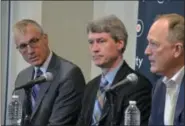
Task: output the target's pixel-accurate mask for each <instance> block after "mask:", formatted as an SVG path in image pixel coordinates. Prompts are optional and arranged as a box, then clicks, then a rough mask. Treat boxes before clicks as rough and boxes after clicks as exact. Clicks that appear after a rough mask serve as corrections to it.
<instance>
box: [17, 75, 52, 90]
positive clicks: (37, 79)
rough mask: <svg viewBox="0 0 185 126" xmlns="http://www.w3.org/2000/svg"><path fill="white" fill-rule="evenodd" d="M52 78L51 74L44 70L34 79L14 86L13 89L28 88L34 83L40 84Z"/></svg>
mask: <svg viewBox="0 0 185 126" xmlns="http://www.w3.org/2000/svg"><path fill="white" fill-rule="evenodd" d="M51 80H53V74H52V73H50V72H46V73H44V74H43V75H41V76H40V77H38V78H35V79H34V80H31V81H29V82H27V83H26V84H25V85H21V86H19V87H16V88H15V89H14V90H19V89H22V88H24V89H28V88H32V87H33V86H34V85H35V84H40V83H43V82H46V81H51Z"/></svg>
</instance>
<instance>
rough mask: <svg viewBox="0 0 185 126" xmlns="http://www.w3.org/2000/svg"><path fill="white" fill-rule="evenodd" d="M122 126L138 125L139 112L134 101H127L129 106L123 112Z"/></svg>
mask: <svg viewBox="0 0 185 126" xmlns="http://www.w3.org/2000/svg"><path fill="white" fill-rule="evenodd" d="M124 125H127V126H139V125H140V111H139V109H138V108H137V106H136V101H129V106H128V107H127V108H126V110H125V118H124Z"/></svg>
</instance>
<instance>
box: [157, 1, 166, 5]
mask: <svg viewBox="0 0 185 126" xmlns="http://www.w3.org/2000/svg"><path fill="white" fill-rule="evenodd" d="M164 1H165V0H157V2H158V3H159V4H163V3H164Z"/></svg>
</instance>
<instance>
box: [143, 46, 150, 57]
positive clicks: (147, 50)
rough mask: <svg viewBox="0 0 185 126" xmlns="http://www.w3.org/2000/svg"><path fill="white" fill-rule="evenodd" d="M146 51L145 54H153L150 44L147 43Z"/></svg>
mask: <svg viewBox="0 0 185 126" xmlns="http://www.w3.org/2000/svg"><path fill="white" fill-rule="evenodd" d="M144 53H145V55H150V54H151V49H150V47H149V45H147V47H146V49H145V52H144Z"/></svg>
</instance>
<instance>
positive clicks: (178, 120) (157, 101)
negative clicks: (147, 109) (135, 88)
mask: <svg viewBox="0 0 185 126" xmlns="http://www.w3.org/2000/svg"><path fill="white" fill-rule="evenodd" d="M184 83H185V77H184V78H183V81H182V84H181V87H180V91H179V96H178V99H177V105H176V109H175V116H174V125H177V126H179V125H183V126H184ZM165 96H166V86H165V84H164V83H163V82H162V79H160V80H159V81H158V82H157V83H156V84H155V87H154V88H153V96H152V111H151V115H150V119H149V125H164V107H165Z"/></svg>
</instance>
